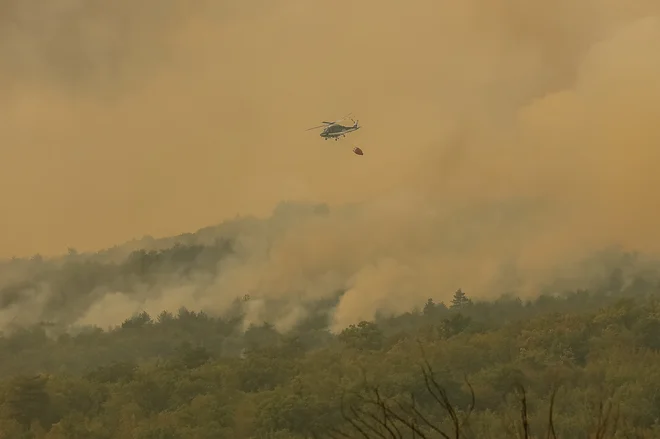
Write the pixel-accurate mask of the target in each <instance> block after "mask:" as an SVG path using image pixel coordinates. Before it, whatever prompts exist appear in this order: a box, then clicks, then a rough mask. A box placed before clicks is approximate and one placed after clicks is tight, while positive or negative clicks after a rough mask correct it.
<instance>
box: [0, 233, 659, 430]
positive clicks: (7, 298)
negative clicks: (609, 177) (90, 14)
mask: <svg viewBox="0 0 660 439" xmlns="http://www.w3.org/2000/svg"><path fill="white" fill-rule="evenodd" d="M225 227H227V226H225ZM204 233H207V234H209V237H210V238H212V239H208V238H209V237H207V239H205V242H202V241H201V240H200V238H199V236H200V235H199V234H198V235H185V236H184V237H183V238H182V239H180V240H178V241H175V242H173V241H171V240H170V241H167V245H170V246H169V247H168V246H167V245H164V244H163V243H162V242H161V243H158V242H152V244H153V245H152V247H151V248H148V249H138V250H135V251H129V252H126V254H127V255H126V256H125V257H122V256H121V253H122V251H120V250H116V252H117V254H114V255H113V256H109V255H108V253H107V252H100V253H99V254H96V255H81V254H78V253H77V252H75V251H71V252H70V253H69V254H68V255H67V256H65V257H62V258H59V259H53V260H46V259H43V258H33V259H32V260H29V261H28V260H14V261H9V262H7V263H6V264H5V267H4V268H5V269H7V267H9V269H12V267H13V269H15V270H16V272H20V273H23V275H22V276H18V277H16V278H15V279H13V280H12V281H10V282H5V283H4V284H3V285H2V286H1V288H0V311H1V310H3V309H4V310H7V309H11V307H12V306H14V305H16V304H18V303H24V301H25V300H27V299H26V298H29V294H30V291H32V289H34V288H36V287H37V286H38V285H42V284H44V283H47V284H48V285H49V288H50V292H51V293H52V294H51V295H50V296H49V299H48V300H49V301H48V302H47V303H45V304H44V307H43V309H44V310H46V312H45V313H44V314H43V316H46V317H49V316H50V317H52V319H48V318H45V319H42V321H41V322H40V323H39V324H35V325H22V326H21V325H20V323H21V322H14V323H15V324H14V325H9V326H7V327H6V329H8V330H7V331H6V332H5V334H4V335H3V336H0V373H1V375H0V376H1V377H2V378H0V438H3V439H4V438H35V439H36V438H40V439H41V438H48V439H54V438H85V439H88V438H89V439H101V438H103V439H110V438H139V439H143V438H144V439H147V438H200V439H201V438H236V439H242V438H245V439H248V438H277V439H289V438H304V437H311V436H312V435H314V434H315V435H317V436H318V437H324V436H325V437H345V436H341V435H340V433H337V431H336V430H341V431H343V432H345V433H346V434H348V437H356V438H358V437H362V438H364V436H363V435H361V433H360V432H359V430H358V429H356V428H355V427H354V426H351V425H350V423H351V421H353V422H356V421H355V420H354V419H355V418H360V416H362V418H363V420H364V418H365V417H367V420H369V418H368V416H369V413H372V412H363V411H362V410H366V409H365V407H368V406H369V401H371V402H374V399H373V398H374V395H375V393H374V392H371V393H368V391H369V389H372V387H370V386H372V385H373V386H377V388H378V392H379V393H378V397H382V398H393V400H392V401H394V402H390V403H388V404H390V405H388V406H387V407H390V408H393V410H394V411H393V412H392V413H393V414H392V416H395V415H396V413H399V415H401V413H404V412H399V411H396V410H399V406H398V405H397V404H401V407H402V408H401V410H403V409H405V410H408V412H407V413H408V414H410V413H411V411H410V410H411V406H410V401H411V395H414V398H415V399H414V401H415V408H416V409H418V410H419V413H420V416H421V415H423V419H426V421H428V423H425V422H424V421H422V420H421V419H422V418H419V422H418V424H415V425H417V426H416V427H415V428H418V429H419V434H417V436H416V437H418V438H420V439H422V438H423V437H429V438H431V437H441V436H439V435H440V433H439V432H438V431H435V430H434V429H433V428H432V427H430V426H429V424H430V425H433V426H434V427H436V428H438V429H439V430H442V431H444V432H448V434H450V435H451V434H453V433H452V431H453V427H452V416H451V415H452V413H453V412H452V411H451V410H447V407H445V408H444V409H443V407H442V405H443V404H442V397H441V396H442V395H443V394H444V393H442V392H446V397H447V398H448V400H449V401H450V402H451V405H452V407H455V409H456V413H457V414H456V416H457V419H458V418H460V419H463V418H464V417H465V415H466V414H467V412H468V411H469V409H470V406H471V401H472V400H471V395H472V393H471V389H472V390H473V391H474V395H475V402H476V403H475V405H474V410H473V411H472V412H471V414H470V417H469V422H467V423H466V425H464V429H463V431H464V434H470V433H471V436H466V437H475V438H505V437H507V438H508V437H516V431H519V430H520V429H521V428H522V427H523V426H522V424H521V415H520V408H521V401H520V400H519V399H518V396H519V393H516V392H515V390H516V389H517V387H516V386H517V385H521V386H522V388H523V389H524V390H525V394H526V404H527V411H528V414H527V419H528V422H529V425H530V428H531V431H532V432H533V433H534V434H536V435H538V436H537V437H545V431H546V428H547V424H548V410H549V406H550V400H551V398H552V396H553V394H554V392H555V391H556V389H557V387H558V386H560V387H559V390H558V391H557V393H556V400H555V405H554V410H553V421H554V426H555V430H556V433H557V437H559V438H566V439H570V438H578V437H580V438H582V437H585V434H586V432H587V431H596V430H598V428H599V425H600V427H601V429H603V428H605V429H606V430H607V431H606V433H608V432H611V430H612V428H613V427H614V424H613V421H614V420H618V422H617V424H616V427H617V431H618V434H619V436H618V437H649V438H650V437H660V428H659V427H660V426H659V425H658V424H659V423H660V422H659V419H660V394H659V393H658V391H657V389H659V388H660V368H658V367H657V364H659V363H658V360H660V357H659V354H658V353H659V350H660V302H658V297H657V293H658V286H660V282H659V280H660V278H659V277H658V276H657V275H655V272H654V271H650V272H649V271H643V270H637V269H635V260H636V258H635V256H634V255H629V254H621V253H616V252H613V253H608V254H607V255H605V256H604V257H601V259H600V262H601V265H602V271H603V273H605V275H604V276H602V277H601V278H600V280H599V281H598V282H594V283H593V284H592V285H591V287H590V288H589V289H583V290H574V291H563V290H562V289H560V288H559V287H556V286H555V287H552V286H549V287H548V289H547V291H545V292H543V293H542V294H541V295H540V296H539V297H538V298H536V299H534V300H521V299H519V298H517V297H515V296H514V295H503V296H501V297H500V298H498V299H497V300H492V301H479V300H473V299H471V298H470V294H469V291H465V292H464V291H462V290H460V289H459V290H457V291H456V292H455V294H454V297H453V299H452V300H451V301H449V302H448V303H446V304H445V303H442V302H440V303H436V302H435V301H434V300H433V299H428V301H426V303H420V304H419V307H418V308H416V309H411V310H409V311H408V312H404V313H403V314H400V315H397V316H377V318H376V319H375V320H373V321H363V322H360V323H359V324H356V325H351V326H349V327H347V328H345V329H344V330H343V331H341V332H340V333H332V332H330V331H329V330H328V326H329V322H330V319H331V315H332V310H333V307H334V306H335V305H336V303H337V300H339V298H340V296H341V294H342V292H338V293H337V297H335V298H334V299H332V300H328V301H319V302H318V303H317V304H314V305H313V306H312V307H311V308H310V310H309V311H310V313H309V314H308V316H307V317H306V318H305V319H302V320H301V321H299V322H298V324H297V325H296V326H295V327H294V328H293V329H292V330H291V331H289V332H287V333H279V332H278V331H277V330H276V329H275V327H274V326H273V325H272V324H271V323H269V322H263V323H261V324H252V325H250V326H249V327H248V328H245V327H244V319H243V316H244V315H245V313H246V307H247V306H249V303H250V300H251V299H250V297H249V296H247V295H246V296H245V297H243V298H242V299H237V300H235V301H234V303H233V306H231V307H230V309H229V310H228V311H227V312H226V313H225V314H223V315H209V314H207V313H204V312H198V311H197V310H188V309H185V308H181V309H179V310H178V312H175V313H170V312H166V311H163V312H161V313H159V314H158V315H149V314H147V313H146V312H141V313H138V314H136V315H133V316H126V317H127V318H126V320H125V321H124V322H123V323H122V324H121V325H120V326H118V327H116V328H114V329H108V330H103V329H100V328H95V327H82V328H73V327H71V326H70V323H72V321H67V320H66V319H63V318H62V317H66V316H67V315H69V314H75V311H76V309H77V307H78V306H82V305H81V304H88V303H89V302H90V301H92V300H94V298H93V297H92V296H93V295H94V294H95V293H94V292H95V291H96V290H97V288H98V286H99V285H105V286H110V287H111V288H113V289H115V290H121V291H127V292H129V293H130V291H131V289H132V288H136V286H137V285H148V284H149V283H150V282H155V281H156V279H158V278H159V276H162V275H163V274H167V273H171V272H174V271H175V272H177V273H178V274H179V275H182V276H186V275H189V274H192V273H200V272H204V271H207V272H214V271H215V270H217V267H218V261H220V260H222V258H224V257H226V255H228V254H231V252H232V251H233V249H232V241H231V239H221V238H219V234H218V233H215V232H214V233H210V232H209V231H208V230H207V231H206V232H204ZM64 311H66V312H64ZM67 313H68V314H67ZM73 320H75V319H73ZM424 361H428V364H429V366H430V367H431V368H432V370H433V373H434V377H435V379H436V380H437V384H438V386H439V387H438V388H436V392H435V397H438V399H439V400H440V402H439V401H438V400H436V398H434V394H433V393H430V392H429V391H428V388H427V382H426V381H425V375H424V373H423V372H424V371H426V372H428V370H427V369H420V365H423V364H425V363H424ZM466 380H467V381H466ZM438 389H442V392H440V393H438V392H437V390H438ZM372 390H373V389H372ZM365 392H367V393H365ZM355 395H362V397H365V395H370V397H371V398H372V399H371V400H367V401H366V402H365V400H364V399H360V398H359V397H357V396H355ZM376 402H377V401H376ZM599 404H602V406H599ZM376 406H377V407H380V408H381V409H385V408H386V407H385V406H378V405H376ZM342 407H343V408H344V409H345V412H344V415H346V416H343V415H342V410H341V409H342ZM351 410H353V411H351ZM607 414H609V416H605V415H607ZM599 418H600V419H601V421H599ZM605 418H607V419H608V420H609V421H607V422H606V421H604V419H605ZM374 419H375V418H374ZM374 419H371V420H372V421H373V422H371V424H370V425H371V427H372V428H374V426H377V422H376V421H375V420H374ZM401 419H402V420H404V421H405V420H410V419H412V418H405V419H404V417H402V418H401ZM610 421H611V422H610ZM374 422H376V423H375V424H374ZM599 422H600V423H599ZM608 422H609V423H608ZM359 425H361V424H359ZM381 427H382V426H381ZM399 428H400V429H401V433H402V436H401V437H413V436H412V435H410V436H406V435H404V434H408V433H410V430H405V428H404V425H403V424H401V423H400V424H399ZM381 430H382V428H381ZM366 433H367V435H368V437H370V438H371V437H373V438H376V437H382V436H379V435H378V433H377V432H375V430H374V431H371V430H370V431H369V432H366ZM333 434H334V436H332V435H333ZM388 434H389V432H387V431H386V430H385V437H390V436H388ZM396 434H398V433H396V432H395V435H396ZM422 434H424V435H426V436H422ZM452 437H453V436H452ZM462 437H463V436H462ZM599 437H604V436H599Z"/></svg>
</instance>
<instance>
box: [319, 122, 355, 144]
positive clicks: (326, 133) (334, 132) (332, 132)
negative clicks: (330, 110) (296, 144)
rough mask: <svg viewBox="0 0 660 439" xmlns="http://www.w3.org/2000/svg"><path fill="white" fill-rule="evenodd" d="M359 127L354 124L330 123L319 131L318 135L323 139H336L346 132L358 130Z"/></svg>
mask: <svg viewBox="0 0 660 439" xmlns="http://www.w3.org/2000/svg"><path fill="white" fill-rule="evenodd" d="M359 129H360V127H359V126H358V125H357V124H355V125H353V126H348V127H347V126H344V125H330V126H329V127H327V128H326V129H324V130H323V132H321V134H320V136H321V137H323V138H324V139H325V140H328V139H332V138H334V139H335V140H337V139H338V138H339V137H343V136H345V135H346V134H347V133H352V132H353V131H357V130H359Z"/></svg>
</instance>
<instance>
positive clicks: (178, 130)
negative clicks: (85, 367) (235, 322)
mask: <svg viewBox="0 0 660 439" xmlns="http://www.w3.org/2000/svg"><path fill="white" fill-rule="evenodd" d="M0 5H1V6H0V8H2V9H3V13H2V15H1V17H2V18H0V20H1V23H2V32H3V38H2V39H1V40H0V41H1V42H0V53H1V54H2V57H1V58H2V60H1V61H0V66H2V73H1V74H0V81H1V82H0V85H1V86H2V87H3V89H5V90H8V92H7V93H8V96H9V98H8V99H6V100H3V101H2V102H0V197H1V198H2V202H3V204H2V206H3V209H4V211H3V215H1V216H0V229H1V230H2V231H3V232H4V234H3V235H0V249H1V250H0V253H1V254H2V255H3V256H6V257H9V256H12V255H19V256H22V255H30V254H34V253H42V254H44V255H52V254H57V253H62V252H64V251H66V248H67V247H76V248H78V249H80V250H84V251H92V250H97V249H100V248H103V247H109V246H112V245H115V244H118V243H121V242H124V241H126V240H130V239H131V238H134V237H140V236H142V235H145V234H149V235H153V236H168V235H174V234H178V233H182V232H186V231H194V230H196V229H197V228H200V227H204V226H206V225H209V224H215V223H219V222H221V221H223V220H226V219H231V218H234V217H236V216H237V215H257V216H261V217H266V216H268V215H270V214H271V212H272V210H273V208H274V207H275V206H277V205H278V203H280V202H282V201H300V202H314V203H315V202H325V203H328V205H329V206H331V207H332V208H336V207H338V206H342V205H345V204H352V205H355V206H360V208H359V209H358V213H352V214H350V215H348V214H344V213H331V214H330V215H329V216H327V217H322V218H312V219H309V218H307V219H295V218H291V219H290V220H289V221H288V222H286V221H284V220H281V221H284V223H285V225H286V227H281V228H278V229H276V230H270V231H262V232H259V233H253V232H247V231H245V232H242V233H241V232H239V235H241V236H243V238H242V242H244V244H245V247H244V249H243V252H242V253H240V254H239V256H236V257H234V259H232V260H231V261H225V262H223V267H222V268H223V270H221V271H219V272H221V273H223V274H222V275H221V276H220V277H219V278H218V279H215V280H214V281H213V282H211V285H213V287H212V288H210V287H209V288H206V289H205V291H206V292H207V293H205V294H202V295H201V296H197V297H198V299H195V300H193V298H191V297H192V296H186V295H185V294H183V293H181V291H182V290H180V286H178V287H176V288H177V289H176V293H175V292H172V291H174V290H172V291H170V292H168V291H169V290H167V288H165V287H163V288H162V289H161V290H159V291H161V293H162V300H161V301H155V302H153V303H155V305H154V308H158V307H160V306H162V305H163V304H165V303H167V304H168V306H170V307H174V306H176V305H180V304H181V303H182V302H183V301H188V302H190V303H193V304H197V305H199V306H202V305H204V306H209V307H211V308H213V307H214V306H215V307H216V308H218V309H219V308H222V305H221V304H224V303H226V299H225V297H226V296H227V295H229V296H231V295H232V294H234V293H235V292H236V291H240V294H241V295H242V294H244V291H246V290H250V291H261V293H260V294H261V295H262V296H263V297H271V298H278V299H285V298H287V297H296V298H300V297H309V298H311V297H314V298H319V297H320V298H323V297H326V296H327V294H330V292H331V291H336V290H337V289H342V288H344V289H346V290H348V292H347V293H346V295H345V296H344V297H343V299H342V301H341V303H340V304H339V306H338V308H337V317H336V322H337V325H339V326H341V325H343V324H346V323H347V322H351V321H354V320H355V319H358V318H363V317H370V316H372V315H373V313H374V310H375V309H380V310H386V311H388V312H395V311H400V310H401V309H407V308H409V307H410V306H413V305H414V304H417V303H418V302H419V300H425V298H426V297H424V296H426V294H427V293H426V292H428V291H436V292H437V294H439V295H443V294H451V292H453V290H454V289H455V288H456V287H457V286H459V285H463V286H464V287H465V288H466V290H467V289H469V290H471V291H472V292H473V294H476V295H479V294H481V296H482V297H487V296H488V294H489V293H488V291H490V288H491V286H492V285H494V284H495V283H498V282H500V281H501V275H500V273H501V272H502V270H504V269H505V268H506V267H511V266H516V267H517V268H516V270H517V273H518V274H517V276H518V278H519V281H517V285H519V286H520V288H522V289H523V290H525V291H526V292H527V294H533V292H534V291H536V290H535V288H536V286H537V285H538V282H539V281H540V280H541V279H546V280H547V279H548V278H549V277H551V276H552V275H553V273H554V272H555V270H556V269H557V267H559V266H561V267H570V266H571V261H576V260H578V259H579V258H581V257H582V256H584V255H586V254H588V253H589V252H592V251H596V250H598V249H601V248H603V247H607V246H610V245H621V246H624V247H626V248H633V249H636V250H640V251H647V252H655V251H657V250H658V245H657V244H656V243H657V242H660V241H658V238H660V236H658V231H657V228H656V225H655V219H654V218H655V217H656V216H657V214H658V212H659V210H658V206H659V205H660V204H659V203H660V199H659V196H658V195H657V191H655V190H653V188H655V187H657V186H658V183H660V181H659V180H660V177H658V174H657V172H656V171H655V163H657V161H658V159H660V152H658V151H660V150H658V148H657V145H658V142H660V130H659V129H658V124H657V114H659V111H660V107H659V104H658V103H659V102H660V79H659V78H660V46H659V45H660V4H659V3H658V2H655V1H650V0H649V1H647V0H627V1H623V0H605V1H596V0H560V1H555V2H544V1H541V0H538V1H537V0H534V1H531V2H530V1H522V0H469V1H465V2H459V3H451V4H450V3H447V2H437V1H431V0H415V1H412V2H394V1H388V2H376V1H375V0H373V1H371V0H368V1H361V2H355V1H352V2H349V1H344V0H341V1H338V2H333V3H332V4H326V3H317V2H308V1H302V0H280V1H277V2H272V3H271V2H263V1H258V2H241V3H238V2H225V1H223V2H208V3H201V2H182V1H181V2H175V1H171V2H168V1H160V2H156V1H155V0H154V1H153V2H152V1H145V2H129V1H117V2H91V1H90V2H83V1H69V2H58V3H57V6H53V5H55V3H54V2H53V5H49V6H41V5H40V6H36V5H37V3H36V2H32V1H20V2H19V1H12V2H8V1H6V0H5V1H4V2H3V3H0ZM5 11H7V12H6V13H5ZM64 24H66V26H65V25H64ZM109 96H110V97H112V99H108V97H109ZM348 112H352V113H353V114H354V116H355V117H356V118H357V119H359V121H360V124H361V125H362V126H363V128H362V129H361V130H359V131H358V132H356V133H354V134H352V135H350V136H347V138H346V139H342V140H341V141H338V142H334V141H327V142H326V141H324V140H322V139H321V138H319V137H318V133H316V132H305V129H306V128H308V127H311V126H315V125H318V124H319V123H320V121H322V120H328V119H334V118H337V117H341V116H343V115H344V114H346V113H348ZM356 145H357V146H360V147H361V148H362V149H363V150H364V151H365V155H364V156H356V155H354V154H352V152H351V148H352V147H353V146H356ZM331 212H335V210H331ZM339 212H342V211H341V210H339ZM205 282H206V281H205ZM502 282H503V281H502ZM205 285H207V283H205ZM190 288H193V286H190ZM186 291H187V290H186ZM292 291H295V294H294V293H292ZM304 291H307V293H303V292H304ZM116 293H117V294H120V293H121V292H116ZM152 293H153V292H152ZM152 293H150V294H152ZM44 294H45V293H44ZM117 294H115V295H112V296H108V300H110V299H109V298H110V297H112V298H113V299H112V300H115V302H113V303H114V305H113V306H115V308H117V309H120V310H122V312H118V314H122V313H123V311H124V310H128V309H132V308H131V307H132V306H133V305H130V306H129V305H126V303H125V302H122V300H123V299H121V297H122V296H121V295H117ZM153 294H156V293H153ZM237 294H238V293H237ZM305 294H307V296H305ZM150 297H153V295H152V296H150ZM159 297H161V296H159ZM182 297H184V298H185V300H184V299H176V298H182ZM199 297H202V298H201V299H199ZM221 297H222V299H220V298H221ZM120 299H121V300H120ZM131 300H133V299H131ZM131 303H132V302H131ZM291 303H292V305H291V306H292V308H291V313H292V314H291V315H299V313H300V308H299V306H302V305H300V304H301V303H304V301H302V302H301V301H300V300H299V299H296V300H293V299H292V301H291ZM94 309H95V310H96V311H94V312H93V313H91V311H90V313H91V314H90V317H89V319H88V320H91V321H93V320H98V321H102V320H104V317H103V315H102V314H103V313H102V311H103V309H104V306H103V304H102V302H99V304H98V307H97V308H94ZM259 312H261V311H258V309H256V308H255V313H257V314H258V313H259ZM264 312H265V311H264Z"/></svg>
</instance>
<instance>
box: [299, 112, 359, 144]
mask: <svg viewBox="0 0 660 439" xmlns="http://www.w3.org/2000/svg"><path fill="white" fill-rule="evenodd" d="M348 116H350V113H349V114H348V115H347V116H345V117H343V118H341V119H339V120H336V121H334V122H325V121H323V122H321V123H322V124H323V125H319V126H316V127H312V128H308V129H307V130H305V131H309V130H315V129H317V128H323V127H325V129H324V130H323V131H322V132H321V134H320V136H321V137H323V139H325V140H328V139H335V141H336V140H339V138H340V137H346V134H348V133H352V132H354V131H357V130H359V129H360V128H362V127H360V126H359V125H358V122H357V121H355V120H353V119H352V118H351V120H352V121H353V125H348V126H345V125H341V124H339V122H340V121H342V120H344V119H348V118H349V117H348Z"/></svg>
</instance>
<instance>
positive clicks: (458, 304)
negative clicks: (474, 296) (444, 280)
mask: <svg viewBox="0 0 660 439" xmlns="http://www.w3.org/2000/svg"><path fill="white" fill-rule="evenodd" d="M471 304H472V300H470V299H469V298H468V297H467V296H466V295H465V293H464V292H463V290H461V289H460V288H459V289H458V290H456V292H455V293H454V297H453V298H452V299H451V308H463V307H465V306H467V305H471Z"/></svg>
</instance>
